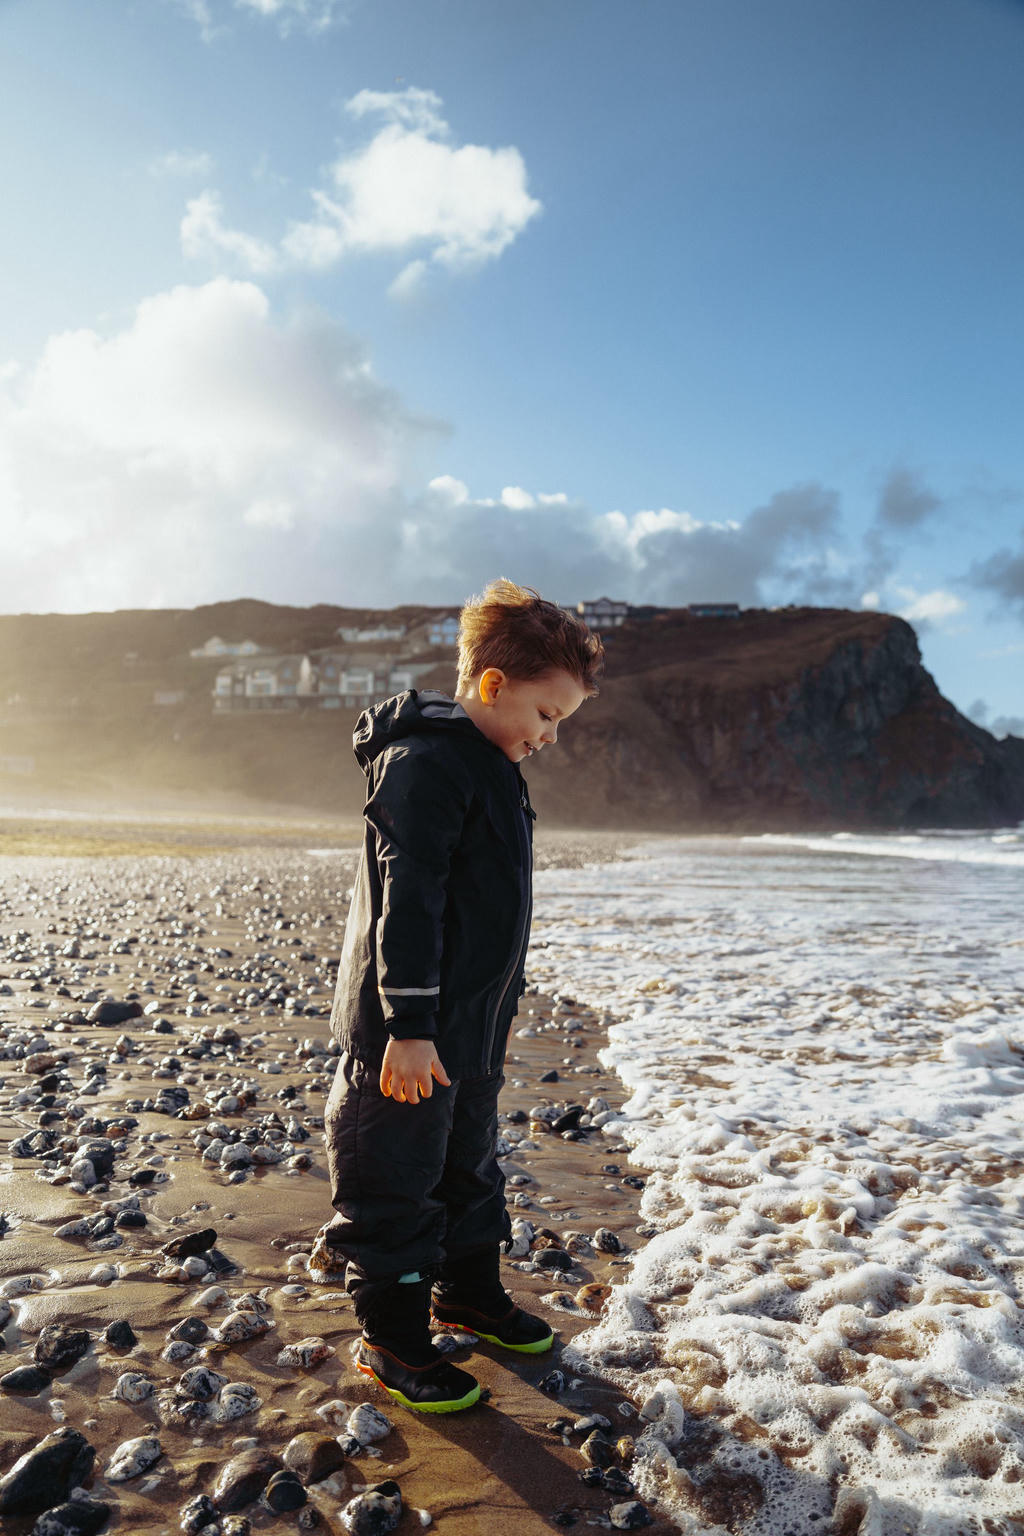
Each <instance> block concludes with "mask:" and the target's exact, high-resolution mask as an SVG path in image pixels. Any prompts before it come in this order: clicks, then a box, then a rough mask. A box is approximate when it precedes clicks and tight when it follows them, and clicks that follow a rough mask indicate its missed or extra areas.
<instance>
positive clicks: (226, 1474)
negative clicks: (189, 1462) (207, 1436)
mask: <svg viewBox="0 0 1024 1536" xmlns="http://www.w3.org/2000/svg"><path fill="white" fill-rule="evenodd" d="M280 1470H281V1462H280V1460H279V1459H278V1457H276V1456H274V1455H272V1454H271V1453H270V1452H269V1451H264V1450H261V1449H259V1448H255V1449H253V1450H250V1451H241V1452H240V1453H239V1455H237V1456H232V1458H231V1460H230V1461H229V1462H227V1464H226V1465H225V1466H224V1467H223V1468H222V1469H221V1474H220V1477H218V1479H217V1486H216V1487H215V1488H214V1490H213V1502H214V1503H215V1504H216V1506H217V1508H218V1509H219V1510H220V1511H221V1512H222V1513H223V1514H234V1513H235V1511H236V1510H239V1509H244V1508H245V1506H246V1505H247V1504H251V1503H252V1501H253V1499H258V1498H259V1496H260V1494H261V1493H262V1492H263V1490H264V1488H265V1487H266V1486H267V1484H268V1483H269V1482H270V1479H271V1478H272V1477H273V1475H274V1473H275V1472H279V1471H280Z"/></svg>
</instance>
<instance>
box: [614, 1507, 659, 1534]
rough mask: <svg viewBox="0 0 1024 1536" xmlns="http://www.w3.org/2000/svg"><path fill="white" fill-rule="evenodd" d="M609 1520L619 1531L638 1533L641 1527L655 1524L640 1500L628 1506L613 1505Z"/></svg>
mask: <svg viewBox="0 0 1024 1536" xmlns="http://www.w3.org/2000/svg"><path fill="white" fill-rule="evenodd" d="M608 1518H609V1520H610V1521H611V1522H612V1525H613V1527H614V1528H615V1530H617V1531H638V1530H639V1529H640V1527H641V1526H644V1525H652V1524H653V1523H654V1522H653V1521H652V1519H651V1515H650V1512H649V1510H648V1509H647V1508H646V1507H645V1506H644V1505H643V1504H641V1503H640V1501H639V1499H632V1500H630V1502H629V1503H628V1504H613V1505H612V1507H611V1509H610V1510H609V1511H608Z"/></svg>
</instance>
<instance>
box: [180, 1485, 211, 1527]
mask: <svg viewBox="0 0 1024 1536" xmlns="http://www.w3.org/2000/svg"><path fill="white" fill-rule="evenodd" d="M217 1518H218V1517H217V1506H216V1504H214V1502H213V1500H212V1499H211V1498H209V1497H208V1495H207V1494H205V1493H197V1494H196V1496H195V1498H194V1499H189V1501H188V1503H187V1504H183V1505H182V1506H181V1508H180V1509H179V1511H178V1527H179V1529H180V1530H181V1531H183V1532H184V1536H198V1533H199V1532H200V1531H201V1530H203V1529H204V1527H205V1526H208V1525H210V1524H211V1523H215V1522H216V1520H217Z"/></svg>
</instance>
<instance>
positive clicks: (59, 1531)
mask: <svg viewBox="0 0 1024 1536" xmlns="http://www.w3.org/2000/svg"><path fill="white" fill-rule="evenodd" d="M109 1519H110V1505H109V1504H102V1503H101V1502H100V1501H99V1499H71V1500H70V1501H69V1502H68V1503H67V1504H58V1505H57V1506H56V1508H55V1509H48V1510H47V1511H46V1513H45V1514H43V1515H40V1516H39V1519H38V1520H37V1521H36V1523H35V1525H34V1526H33V1527H32V1530H31V1533H30V1536H96V1532H97V1531H101V1530H102V1529H103V1527H104V1526H105V1525H106V1523H107V1521H108V1520H109Z"/></svg>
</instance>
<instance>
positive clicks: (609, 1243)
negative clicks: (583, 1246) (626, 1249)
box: [594, 1227, 622, 1253]
mask: <svg viewBox="0 0 1024 1536" xmlns="http://www.w3.org/2000/svg"><path fill="white" fill-rule="evenodd" d="M594 1247H595V1248H596V1249H597V1250H598V1252H599V1253H621V1252H622V1243H621V1242H620V1240H619V1238H618V1235H617V1234H616V1233H615V1232H613V1231H612V1229H611V1228H610V1227H598V1229H597V1231H596V1232H595V1233H594Z"/></svg>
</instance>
